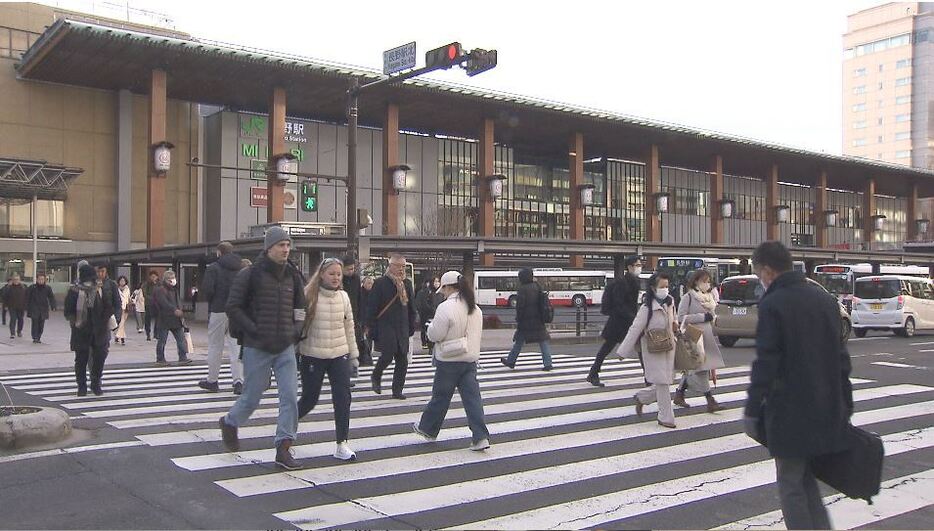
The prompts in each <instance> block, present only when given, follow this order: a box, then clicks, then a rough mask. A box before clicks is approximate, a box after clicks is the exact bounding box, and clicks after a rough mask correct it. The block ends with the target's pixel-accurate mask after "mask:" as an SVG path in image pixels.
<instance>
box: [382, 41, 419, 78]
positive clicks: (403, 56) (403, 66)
mask: <svg viewBox="0 0 934 531" xmlns="http://www.w3.org/2000/svg"><path fill="white" fill-rule="evenodd" d="M410 68H415V43H414V42H410V43H408V44H403V45H402V46H399V47H397V48H393V49H391V50H386V51H385V52H383V74H384V75H387V76H388V75H390V74H395V73H397V72H402V71H403V70H408V69H410Z"/></svg>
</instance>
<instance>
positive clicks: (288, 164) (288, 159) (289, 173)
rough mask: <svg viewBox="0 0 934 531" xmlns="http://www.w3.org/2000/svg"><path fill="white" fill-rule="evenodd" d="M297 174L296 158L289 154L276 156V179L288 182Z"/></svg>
mask: <svg viewBox="0 0 934 531" xmlns="http://www.w3.org/2000/svg"><path fill="white" fill-rule="evenodd" d="M296 173H298V157H296V156H295V155H293V154H291V153H283V154H281V155H276V178H277V179H279V180H280V181H288V180H289V179H291V178H292V177H297V175H295V174H296Z"/></svg>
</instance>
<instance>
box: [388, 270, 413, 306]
mask: <svg viewBox="0 0 934 531" xmlns="http://www.w3.org/2000/svg"><path fill="white" fill-rule="evenodd" d="M386 276H387V277H389V278H390V279H392V282H393V284H395V285H396V291H397V292H398V293H399V301H400V302H402V305H403V306H407V305H408V304H409V294H408V292H406V291H405V271H404V270H403V272H402V274H401V275H399V276H396V275H393V274H392V272H391V271H390V270H389V269H387V270H386Z"/></svg>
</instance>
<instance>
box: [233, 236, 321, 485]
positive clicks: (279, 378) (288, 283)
mask: <svg viewBox="0 0 934 531" xmlns="http://www.w3.org/2000/svg"><path fill="white" fill-rule="evenodd" d="M263 248H264V251H263V254H262V255H260V256H259V257H258V258H257V259H256V260H255V261H254V262H253V265H251V266H250V267H247V268H244V269H242V270H241V271H240V272H239V273H237V276H236V277H235V278H234V281H233V285H232V286H231V288H230V295H229V296H228V298H227V317H229V318H230V321H231V324H234V325H236V329H237V331H238V335H240V334H242V337H241V338H240V339H241V342H242V344H243V377H244V378H243V394H242V395H240V398H238V399H237V402H236V403H235V404H234V405H233V407H231V408H230V411H228V412H227V415H225V416H223V417H221V419H220V428H221V436H222V438H223V441H224V445H225V446H226V447H227V449H228V450H230V451H231V452H236V451H237V450H238V449H239V447H240V443H239V440H238V438H237V428H238V427H239V426H241V425H243V423H244V422H246V421H247V420H248V419H249V418H250V415H252V414H253V411H255V410H256V407H257V406H258V405H259V402H260V400H261V399H262V398H263V393H264V392H265V391H266V389H267V388H268V387H269V384H270V381H269V371H270V370H272V371H273V372H274V373H275V375H276V386H277V387H278V390H279V422H278V427H277V428H276V438H275V445H276V464H277V465H278V466H280V467H283V468H285V469H287V470H294V469H297V468H300V467H301V465H300V464H299V463H298V462H297V461H295V459H294V458H293V457H292V452H291V448H292V442H293V441H294V440H295V437H296V433H297V432H298V377H297V373H298V365H297V364H296V360H295V343H296V342H298V340H299V337H300V334H301V331H302V325H303V324H304V321H305V294H304V286H303V282H302V276H301V273H300V272H299V271H298V269H296V268H295V266H293V265H292V264H291V262H289V254H290V252H291V250H292V238H291V237H290V236H289V234H288V233H287V232H286V231H285V230H283V229H282V228H281V227H278V226H273V227H270V228H269V229H268V230H267V231H266V238H265V240H264V242H263Z"/></svg>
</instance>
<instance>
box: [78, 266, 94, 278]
mask: <svg viewBox="0 0 934 531" xmlns="http://www.w3.org/2000/svg"><path fill="white" fill-rule="evenodd" d="M96 276H97V273H95V272H94V268H93V267H91V266H90V265H89V264H87V263H85V264H82V265H81V267H80V268H79V269H78V281H79V282H90V281H91V280H94V278H95V277H96Z"/></svg>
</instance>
